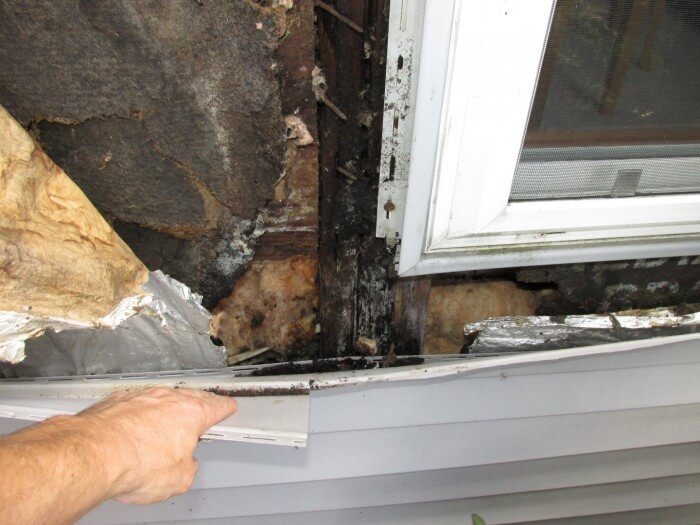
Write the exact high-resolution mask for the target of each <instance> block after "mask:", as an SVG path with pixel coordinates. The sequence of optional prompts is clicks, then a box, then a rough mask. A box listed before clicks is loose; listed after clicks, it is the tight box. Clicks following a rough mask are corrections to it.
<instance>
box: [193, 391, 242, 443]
mask: <svg viewBox="0 0 700 525" xmlns="http://www.w3.org/2000/svg"><path fill="white" fill-rule="evenodd" d="M202 394H206V396H202V397H201V398H200V403H201V409H202V416H203V419H202V426H201V427H200V432H199V434H200V435H202V434H204V432H206V431H207V430H209V428H210V427H211V426H212V425H215V424H217V423H218V422H220V421H222V420H224V419H226V418H227V417H229V416H230V415H232V414H233V413H235V412H236V410H238V403H237V402H236V400H235V399H233V398H232V397H226V396H218V395H216V394H210V393H208V392H202Z"/></svg>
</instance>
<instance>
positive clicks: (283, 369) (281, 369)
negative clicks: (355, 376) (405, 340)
mask: <svg viewBox="0 0 700 525" xmlns="http://www.w3.org/2000/svg"><path fill="white" fill-rule="evenodd" d="M424 362H425V359H424V358H422V357H418V356H407V357H397V358H396V359H395V360H393V361H392V362H391V363H390V364H386V363H385V362H384V361H382V360H377V359H368V358H366V357H345V358H343V359H318V360H316V361H311V362H306V363H293V362H290V363H282V364H279V365H274V366H268V367H265V368H259V369H257V370H255V371H254V372H252V373H251V374H250V375H251V376H281V375H292V374H315V373H324V372H347V371H350V370H371V369H373V368H394V367H398V366H411V365H420V364H423V363H424Z"/></svg>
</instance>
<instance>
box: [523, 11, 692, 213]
mask: <svg viewBox="0 0 700 525" xmlns="http://www.w3.org/2000/svg"><path fill="white" fill-rule="evenodd" d="M692 192H700V0H675V1H671V0H668V1H665V0H559V1H558V2H557V7H556V10H555V12H554V14H553V18H552V23H551V27H550V33H549V38H548V41H547V47H546V50H545V53H544V57H543V60H542V66H541V70H540V75H539V81H538V86H537V90H536V92H535V94H534V97H533V104H532V108H531V111H530V120H529V124H528V130H527V133H526V136H525V142H524V147H523V149H522V153H521V156H520V162H519V164H518V167H517V168H516V173H515V177H514V180H513V186H512V189H511V195H510V200H511V201H518V200H542V199H561V198H592V197H631V196H644V195H650V196H651V195H658V194H671V193H692Z"/></svg>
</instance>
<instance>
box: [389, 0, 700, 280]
mask: <svg viewBox="0 0 700 525" xmlns="http://www.w3.org/2000/svg"><path fill="white" fill-rule="evenodd" d="M555 4H556V0H531V1H528V2H522V1H517V0H490V1H489V2H483V1H481V0H453V1H451V2H442V1H437V0H426V2H425V12H424V22H423V35H422V39H421V50H420V56H421V67H420V71H419V77H418V82H417V94H416V106H415V108H414V110H415V111H414V115H415V117H414V130H413V141H412V150H411V159H410V172H409V185H408V192H407V197H406V212H405V217H404V227H403V240H402V246H401V254H400V261H399V273H400V274H401V275H419V274H426V273H437V272H449V271H458V270H472V269H481V268H496V267H507V266H526V265H536V264H554V263H568V262H582V261H597V260H614V259H624V258H633V257H655V256H661V255H670V254H674V255H691V254H696V253H700V238H699V234H700V196H699V195H697V194H690V195H660V196H654V197H629V198H625V199H611V198H604V199H600V198H598V199H565V200H552V201H525V202H511V203H509V202H508V198H509V195H510V189H511V185H512V180H513V175H514V173H515V170H516V165H517V163H518V159H519V156H520V149H521V146H522V142H523V138H524V135H525V130H526V127H527V121H528V117H529V110H530V106H531V102H532V97H533V95H534V92H535V87H536V85H537V77H538V74H539V66H540V62H541V58H542V55H543V51H544V47H545V43H546V37H547V34H548V29H549V24H550V21H551V18H552V14H553V10H554V7H555ZM450 7H453V10H451V9H450ZM426 57H429V58H426ZM680 160H682V161H685V162H687V161H688V159H680ZM690 162H695V163H696V164H694V166H700V160H698V159H691V161H690ZM428 195H430V198H428ZM659 218H663V220H662V221H660V220H659ZM620 240H624V241H625V242H620Z"/></svg>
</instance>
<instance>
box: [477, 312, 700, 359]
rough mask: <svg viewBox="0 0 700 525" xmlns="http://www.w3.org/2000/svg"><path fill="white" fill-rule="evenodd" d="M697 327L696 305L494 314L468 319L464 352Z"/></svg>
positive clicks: (586, 342) (567, 344) (556, 345)
mask: <svg viewBox="0 0 700 525" xmlns="http://www.w3.org/2000/svg"><path fill="white" fill-rule="evenodd" d="M694 332H700V304H690V305H681V306H678V307H669V308H654V309H650V310H627V311H622V312H616V313H610V314H591V315H567V316H515V317H496V318H491V319H486V320H484V321H478V322H475V323H469V324H467V325H466V326H465V327H464V334H465V337H466V339H467V341H469V342H468V343H467V344H466V345H465V350H466V353H469V354H479V353H494V352H522V351H528V350H557V349H563V348H572V347H581V346H590V345H596V344H603V343H614V342H618V341H633V340H637V339H649V338H652V337H660V336H669V335H680V334H688V333H694Z"/></svg>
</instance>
